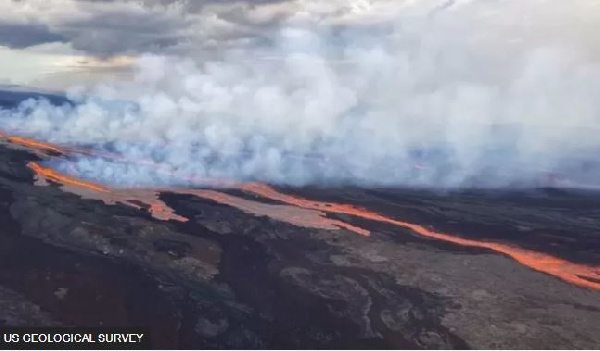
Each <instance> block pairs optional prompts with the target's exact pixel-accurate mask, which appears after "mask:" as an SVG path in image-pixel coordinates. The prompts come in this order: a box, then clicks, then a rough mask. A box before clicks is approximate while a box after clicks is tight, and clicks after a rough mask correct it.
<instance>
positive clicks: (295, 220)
mask: <svg viewBox="0 0 600 351" xmlns="http://www.w3.org/2000/svg"><path fill="white" fill-rule="evenodd" d="M0 136H1V135H0ZM9 140H10V141H11V142H14V143H16V144H20V145H24V146H28V147H32V148H35V149H38V150H40V149H41V150H46V151H53V152H57V153H60V154H64V153H65V151H63V149H60V148H58V147H56V146H53V145H49V144H46V143H42V142H38V141H35V140H31V139H27V138H21V137H9ZM69 151H71V150H69ZM73 151H74V152H77V151H76V150H75V149H73ZM86 152H87V151H86ZM152 164H153V165H156V164H154V163H152ZM28 166H29V168H31V169H32V170H34V171H35V172H36V173H37V174H38V175H39V176H41V177H44V178H45V179H49V180H52V181H54V182H57V183H61V184H64V185H71V186H74V187H78V188H82V189H87V190H92V191H93V192H97V193H100V194H102V196H101V199H102V200H104V201H107V202H111V203H116V202H120V203H124V204H127V205H129V206H132V207H135V208H138V209H141V208H142V207H141V206H139V205H137V204H136V203H135V201H138V202H142V203H145V204H148V206H149V209H148V211H149V212H150V213H151V214H152V215H153V216H154V217H155V218H158V219H161V220H176V221H180V222H185V221H187V220H188V219H187V218H185V217H182V216H179V215H177V214H176V213H175V211H174V210H173V209H171V208H170V207H168V206H167V205H166V204H165V203H164V202H162V201H160V200H159V199H158V195H157V194H158V192H159V191H170V192H176V193H186V194H191V195H195V196H199V197H202V198H206V199H210V200H213V201H216V202H219V203H223V204H227V205H229V206H233V207H236V208H239V209H241V210H243V211H245V212H249V213H254V214H257V215H267V216H270V217H273V218H276V219H278V220H282V221H286V222H288V223H292V224H295V225H303V226H310V227H317V228H325V229H338V228H345V229H348V230H351V231H353V232H355V233H358V234H360V235H365V236H368V235H369V231H368V230H366V229H363V228H359V227H356V226H353V225H351V224H348V223H345V222H343V221H340V220H334V219H329V218H326V217H324V215H323V214H324V213H337V214H346V215H352V216H355V217H358V218H363V219H367V220H371V221H377V222H381V223H387V224H391V225H394V226H398V227H402V228H407V229H410V230H411V231H412V232H414V233H416V234H419V235H421V236H423V237H427V238H432V239H437V240H442V241H445V242H450V243H453V244H457V245H462V246H468V247H476V248H483V249H488V250H492V251H495V252H499V253H502V254H504V255H507V256H509V257H511V258H513V259H514V260H516V261H517V262H519V263H521V264H523V265H526V266H528V267H530V268H532V269H535V270H537V271H540V272H543V273H546V274H550V275H553V276H556V277H558V278H560V279H562V280H564V281H566V282H569V283H571V284H574V285H577V286H582V287H587V288H592V289H598V290H600V282H598V279H599V278H600V267H595V266H588V265H584V264H577V263H572V262H568V261H565V260H563V259H560V258H557V257H554V256H551V255H547V254H544V253H540V252H535V251H531V250H526V249H522V248H519V247H514V246H510V245H506V244H501V243H496V242H489V241H484V240H475V239H467V238H461V237H457V236H453V235H449V234H444V233H438V232H435V231H432V230H429V229H427V228H425V227H424V226H421V225H417V224H412V223H408V222H403V221H399V220H396V219H393V218H390V217H387V216H384V215H381V214H378V213H375V212H371V211H369V210H367V209H362V208H358V207H355V206H352V205H348V204H340V203H332V202H321V201H312V200H308V199H304V198H301V197H297V196H292V195H288V194H284V193H281V192H279V191H277V190H275V189H274V188H272V187H270V186H268V185H265V184H260V183H247V184H241V185H234V183H232V182H221V181H216V182H214V181H211V180H209V179H203V181H205V182H213V183H214V184H216V185H219V184H220V185H225V186H228V187H231V188H238V189H241V190H243V191H246V192H249V193H253V194H256V195H259V196H261V197H264V198H268V199H271V200H276V201H280V202H282V203H285V204H288V205H292V206H296V207H299V208H303V209H308V210H312V211H314V212H310V213H309V212H294V211H291V210H290V209H289V208H284V207H281V206H279V207H277V206H278V205H269V204H263V203H259V202H256V201H250V200H246V199H242V198H238V197H234V196H231V195H228V194H224V193H221V192H217V191H213V190H200V189H162V190H156V189H131V190H127V189H123V190H115V189H109V188H105V187H103V186H100V185H98V184H94V183H92V182H88V181H84V180H80V179H77V178H74V177H70V176H66V175H62V174H59V173H57V172H55V171H54V170H52V169H49V168H46V167H42V166H40V165H39V164H38V163H36V162H31V163H29V164H28Z"/></svg>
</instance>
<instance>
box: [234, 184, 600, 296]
mask: <svg viewBox="0 0 600 351" xmlns="http://www.w3.org/2000/svg"><path fill="white" fill-rule="evenodd" d="M241 189H242V190H244V191H247V192H250V193H253V194H256V195H259V196H262V197H265V198H268V199H271V200H276V201H281V202H283V203H287V204H290V205H294V206H299V207H303V208H308V209H314V210H318V211H323V212H328V213H338V214H348V215H352V216H355V217H359V218H363V219H368V220H372V221H377V222H383V223H388V224H391V225H394V226H398V227H402V228H407V229H410V230H411V231H413V232H415V233H417V234H419V235H421V236H424V237H428V238H433V239H437V240H442V241H446V242H450V243H453V244H458V245H462V246H468V247H476V248H483V249H488V250H492V251H496V252H499V253H502V254H505V255H507V256H509V257H512V258H513V259H514V260H516V261H517V262H519V263H521V264H523V265H526V266H528V267H530V268H533V269H535V270H537V271H539V272H543V273H546V274H550V275H553V276H556V277H558V278H561V279H563V280H564V281H567V282H569V283H571V284H575V285H578V286H582V287H587V288H593V289H598V290H600V282H598V278H599V277H600V267H594V266H587V265H584V264H578V263H573V262H569V261H565V260H562V259H560V258H558V257H554V256H550V255H547V254H544V253H540V252H535V251H530V250H526V249H522V248H518V247H513V246H509V245H505V244H500V243H496V242H489V241H483V240H481V241H480V240H474V239H466V238H461V237H457V236H453V235H448V234H444V233H438V232H434V231H432V230H429V229H427V228H425V227H424V226H421V225H417V224H412V223H408V222H403V221H399V220H395V219H392V218H389V217H386V216H384V215H381V214H378V213H374V212H371V211H369V210H366V209H361V208H358V207H355V206H351V205H346V204H339V203H332V202H320V201H311V200H308V199H303V198H300V197H297V196H291V195H287V194H283V193H281V192H279V191H277V190H275V189H273V188H271V187H269V186H267V185H265V184H259V183H251V184H245V185H243V186H241Z"/></svg>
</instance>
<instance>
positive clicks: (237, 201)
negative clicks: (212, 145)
mask: <svg viewBox="0 0 600 351" xmlns="http://www.w3.org/2000/svg"><path fill="white" fill-rule="evenodd" d="M166 191H169V192H173V193H179V194H188V195H194V196H198V197H200V198H204V199H208V200H212V201H215V202H218V203H221V204H224V205H228V206H231V207H235V208H238V209H240V210H242V211H244V212H247V213H252V214H254V215H257V216H268V217H271V218H273V219H276V220H279V221H282V222H287V223H290V224H293V225H296V226H300V227H311V228H320V229H329V230H336V229H339V228H344V229H347V230H350V231H353V232H355V233H357V234H359V235H364V236H369V231H368V230H366V229H363V228H360V227H357V226H354V225H351V224H348V223H345V222H342V221H339V220H335V219H331V218H327V217H325V214H324V213H323V212H322V211H316V210H311V209H305V208H301V207H297V206H286V205H273V204H265V203H262V202H257V201H252V200H246V199H242V198H239V197H236V196H232V195H229V194H225V193H222V192H219V191H215V190H203V189H166Z"/></svg>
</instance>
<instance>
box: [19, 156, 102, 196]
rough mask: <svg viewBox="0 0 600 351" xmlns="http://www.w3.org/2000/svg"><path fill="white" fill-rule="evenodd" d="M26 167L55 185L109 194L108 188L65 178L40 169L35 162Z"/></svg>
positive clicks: (49, 170)
mask: <svg viewBox="0 0 600 351" xmlns="http://www.w3.org/2000/svg"><path fill="white" fill-rule="evenodd" d="M27 167H29V168H31V169H32V170H33V171H34V172H35V173H37V174H38V175H39V176H43V177H44V178H47V179H50V180H52V181H55V182H57V183H61V184H65V185H72V186H76V187H80V188H85V189H89V190H92V191H97V192H101V193H108V192H110V190H109V189H108V188H105V187H103V186H100V185H98V184H94V183H92V182H87V181H84V180H80V179H77V178H73V177H69V176H65V175H63V174H60V173H58V172H55V171H54V170H52V169H50V168H47V167H42V166H40V164H39V163H37V162H29V163H28V164H27Z"/></svg>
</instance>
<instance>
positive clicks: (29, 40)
mask: <svg viewBox="0 0 600 351" xmlns="http://www.w3.org/2000/svg"><path fill="white" fill-rule="evenodd" d="M59 41H61V42H64V41H67V39H66V38H65V37H64V36H62V35H60V34H56V33H53V32H51V31H50V29H49V28H48V26H45V25H41V24H3V23H0V45H2V46H7V47H9V48H13V49H24V48H27V47H30V46H34V45H39V44H44V43H50V42H59Z"/></svg>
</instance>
